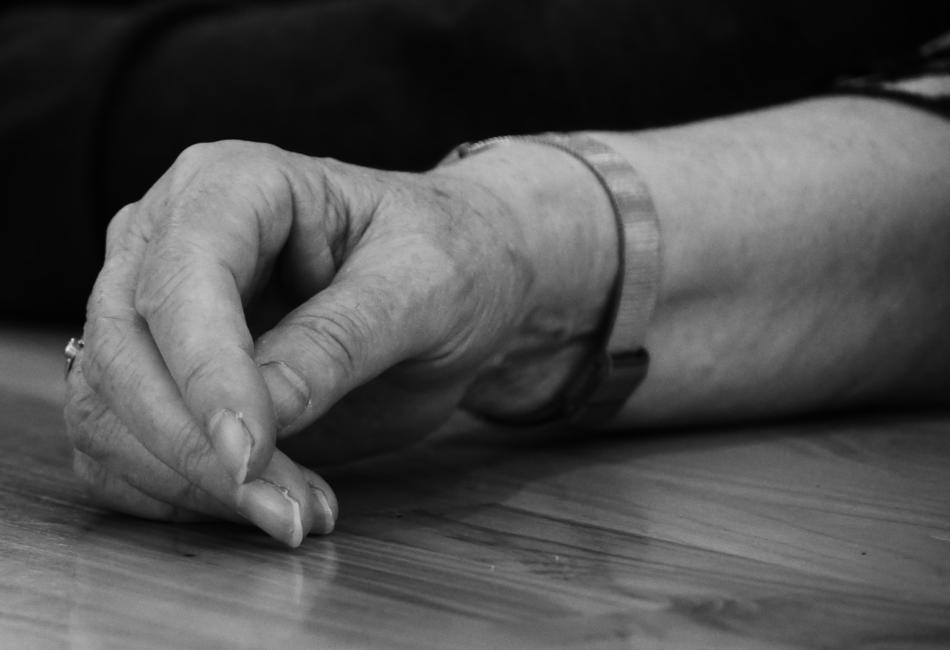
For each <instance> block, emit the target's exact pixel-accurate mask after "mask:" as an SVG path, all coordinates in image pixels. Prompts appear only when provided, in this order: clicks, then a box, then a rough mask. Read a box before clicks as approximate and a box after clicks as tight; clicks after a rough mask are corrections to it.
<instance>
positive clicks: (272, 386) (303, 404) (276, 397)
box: [261, 361, 310, 428]
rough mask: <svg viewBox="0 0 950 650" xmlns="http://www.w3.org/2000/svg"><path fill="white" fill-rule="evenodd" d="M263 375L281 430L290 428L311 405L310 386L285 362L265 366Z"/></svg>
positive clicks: (262, 368)
mask: <svg viewBox="0 0 950 650" xmlns="http://www.w3.org/2000/svg"><path fill="white" fill-rule="evenodd" d="M261 374H263V375H264V382H265V383H266V384H267V389H268V390H269V391H270V397H271V401H272V402H273V403H274V413H275V414H276V415H277V424H278V425H279V426H280V427H281V428H284V427H287V426H290V425H291V424H293V423H294V422H295V421H296V420H297V418H299V417H300V415H301V414H302V413H303V412H304V410H305V409H306V408H307V407H308V406H309V405H310V386H308V385H307V382H305V381H304V379H303V377H301V376H300V374H299V373H298V372H297V371H295V370H294V369H293V368H291V367H290V366H288V365H287V364H286V363H284V362H283V361H271V362H269V363H265V364H263V365H262V366H261Z"/></svg>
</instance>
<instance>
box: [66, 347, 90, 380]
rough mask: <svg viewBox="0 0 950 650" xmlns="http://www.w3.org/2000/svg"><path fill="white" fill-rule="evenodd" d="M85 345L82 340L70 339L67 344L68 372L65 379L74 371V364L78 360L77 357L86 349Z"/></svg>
mask: <svg viewBox="0 0 950 650" xmlns="http://www.w3.org/2000/svg"><path fill="white" fill-rule="evenodd" d="M85 345H86V344H85V343H84V342H83V340H82V339H75V338H73V339H69V341H68V342H67V343H66V350H65V351H64V352H65V354H66V372H65V373H64V374H63V377H64V378H66V377H69V371H70V370H72V369H73V362H74V361H75V360H76V357H77V356H79V351H80V350H82V349H83V347H85Z"/></svg>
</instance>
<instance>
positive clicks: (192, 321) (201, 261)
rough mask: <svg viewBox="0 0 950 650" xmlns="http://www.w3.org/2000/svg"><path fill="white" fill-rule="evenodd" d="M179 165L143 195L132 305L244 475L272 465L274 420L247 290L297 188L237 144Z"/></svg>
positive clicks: (265, 263) (284, 225) (225, 458)
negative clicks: (140, 255) (143, 240)
mask: <svg viewBox="0 0 950 650" xmlns="http://www.w3.org/2000/svg"><path fill="white" fill-rule="evenodd" d="M235 146H237V145H235ZM190 155H192V156H195V155H203V156H207V155H208V154H190ZM177 164H179V163H176V165H177ZM181 165H182V166H183V167H184V168H185V169H186V171H187V172H188V173H187V174H186V175H185V176H186V177H185V179H184V181H180V180H179V178H180V177H181V175H182V172H181V171H178V172H177V174H178V176H176V170H175V168H173V170H171V171H170V172H169V179H168V180H167V183H166V185H165V187H164V188H162V191H161V192H158V193H157V194H158V198H160V199H161V200H159V201H154V202H152V201H149V200H148V197H147V198H146V205H147V207H146V209H147V210H149V211H150V215H149V217H148V218H149V219H151V222H152V224H153V228H152V237H151V240H150V242H149V244H148V247H147V249H146V250H145V253H144V260H143V263H142V269H141V273H140V276H139V281H138V284H137V286H136V291H135V309H136V311H137V312H138V313H139V314H141V315H142V317H143V318H144V319H145V321H146V322H147V324H148V328H149V331H150V333H151V336H152V339H153V340H154V342H155V344H156V346H157V347H158V350H159V351H160V352H161V355H162V358H163V360H164V362H165V365H166V367H167V368H168V371H169V374H170V375H171V377H172V378H173V380H174V382H175V384H176V385H177V386H178V389H179V391H180V392H181V395H182V398H183V399H184V401H185V403H186V405H187V406H188V409H189V410H190V411H191V413H192V414H193V415H194V417H195V418H196V420H197V421H198V422H199V423H201V425H202V426H203V427H204V428H205V430H206V431H207V432H208V434H209V438H210V440H211V442H212V445H213V446H214V449H215V451H216V452H217V454H218V455H219V456H220V458H221V460H222V462H223V463H224V464H225V466H226V467H227V468H228V469H229V471H230V472H231V473H232V474H233V475H234V477H235V479H236V480H237V481H238V482H241V483H243V482H245V481H246V480H248V479H249V478H253V477H255V476H257V475H258V474H259V473H260V472H261V471H262V470H263V469H264V467H265V466H266V465H267V462H268V461H269V459H270V456H271V454H272V453H273V450H274V439H275V431H276V421H275V417H274V410H273V406H272V404H271V400H270V396H269V394H268V391H267V387H266V385H265V383H264V379H263V377H262V375H261V372H260V369H259V368H258V366H257V364H256V363H255V361H254V358H253V350H254V346H253V339H252V337H251V334H250V331H249V329H248V326H247V324H246V321H245V317H244V308H243V301H242V295H246V294H248V293H249V292H250V291H251V290H252V287H253V285H254V284H256V282H258V281H259V280H260V277H261V276H262V275H264V274H265V273H266V272H267V271H268V270H269V269H268V267H269V265H270V263H271V262H272V260H273V257H274V256H275V255H276V252H277V251H279V250H280V247H281V245H282V243H283V239H285V238H286V234H287V231H288V230H289V223H290V222H291V221H292V212H293V196H292V189H291V188H290V187H289V186H288V183H287V182H286V177H285V176H284V175H282V174H281V173H279V171H278V170H277V169H276V168H275V167H274V166H272V165H269V164H268V162H267V161H266V160H264V161H261V160H259V159H258V158H255V157H254V156H248V155H247V153H246V152H244V151H243V150H241V149H240V147H238V151H237V152H236V154H235V155H228V152H227V151H225V155H223V156H221V154H220V152H217V153H216V155H215V156H212V157H211V160H210V162H209V161H208V160H199V161H198V162H190V163H189V162H188V161H187V160H186V161H185V162H184V163H181ZM167 195H170V196H167Z"/></svg>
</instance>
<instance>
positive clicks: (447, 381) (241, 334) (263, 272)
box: [66, 142, 616, 546]
mask: <svg viewBox="0 0 950 650" xmlns="http://www.w3.org/2000/svg"><path fill="white" fill-rule="evenodd" d="M529 149H531V153H530V155H529V157H530V156H538V155H544V156H547V155H551V154H549V152H547V151H545V152H539V151H537V150H536V149H537V148H536V147H534V148H533V147H529ZM484 155H485V156H487V154H484ZM554 155H555V156H558V155H559V154H554ZM502 158H504V155H503V156H502ZM498 162H499V161H498V160H495V161H494V164H495V165H496V166H497V163H498ZM502 162H504V160H502ZM488 163H492V161H491V160H490V159H488V158H486V160H485V161H484V162H482V163H480V164H475V165H471V164H470V165H467V166H466V165H457V166H456V169H452V168H449V169H447V170H443V171H441V172H440V173H434V174H428V175H412V174H399V173H386V172H377V171H373V170H367V169H363V168H358V167H353V166H347V165H343V164H341V163H337V162H335V161H327V160H319V159H313V158H308V157H305V156H300V155H296V154H291V153H288V152H284V151H281V150H279V149H276V148H274V147H270V146H266V145H257V144H250V143H239V142H229V143H218V144H212V145H199V146H195V147H192V148H190V149H188V150H186V151H185V152H184V153H183V154H182V155H181V156H180V157H179V159H178V160H177V161H176V162H175V164H174V165H173V166H172V167H171V169H170V170H169V171H168V172H167V173H166V174H165V175H164V176H163V177H162V178H161V179H160V180H159V181H158V182H157V183H156V185H155V186H153V187H152V188H151V190H150V191H149V192H148V193H147V194H146V196H145V197H144V198H143V199H142V201H140V202H138V203H136V204H132V205H130V206H127V207H126V208H124V209H123V210H122V211H120V212H119V214H118V215H116V217H115V218H114V219H113V221H112V223H111V224H110V226H109V231H108V235H107V252H106V261H105V264H104V266H103V269H102V271H101V273H100V276H99V278H98V280H97V282H96V285H95V288H94V290H93V293H92V296H91V298H90V300H89V305H88V313H87V322H86V326H85V330H84V339H85V342H86V347H85V350H84V351H83V353H82V355H81V356H80V358H79V360H78V362H77V364H76V366H75V368H74V370H73V372H72V373H71V374H70V378H69V388H68V391H69V394H68V398H69V399H68V402H67V407H66V420H67V425H68V427H67V428H68V431H69V433H70V436H71V440H72V441H73V444H74V446H75V447H76V463H75V465H76V470H77V472H78V473H79V475H80V476H81V477H82V478H83V479H85V480H86V482H87V483H88V484H89V485H90V487H91V489H92V491H93V493H94V494H96V495H97V496H98V497H99V498H100V499H101V500H102V501H103V502H105V503H106V504H107V505H109V506H112V507H115V508H117V509H120V510H123V511H126V512H130V513H133V514H137V515H142V516H147V517H155V518H160V519H175V520H178V519H192V518H195V517H202V516H211V517H223V518H228V519H236V520H242V519H246V520H249V521H250V522H252V523H254V524H256V525H257V526H259V527H261V528H262V529H264V530H265V531H267V532H268V533H270V534H271V535H273V536H274V537H276V538H278V539H280V540H283V541H284V542H286V543H288V544H289V545H291V546H296V545H298V544H299V543H300V542H301V540H302V537H303V536H304V535H306V534H307V533H308V532H311V531H315V532H329V531H330V530H331V529H332V527H333V523H334V521H335V518H336V513H337V506H336V501H335V497H334V496H333V493H332V491H331V490H330V488H329V486H328V485H327V484H326V483H325V482H324V481H322V479H320V478H319V477H318V476H317V475H316V474H314V473H313V472H312V471H310V470H308V469H306V468H304V467H302V466H301V465H298V464H296V463H295V462H293V461H292V460H291V459H290V457H288V456H287V455H285V454H284V453H283V452H282V451H279V450H275V442H276V439H277V438H281V439H286V440H287V441H288V443H289V442H290V441H293V444H292V445H290V444H288V445H286V446H287V448H288V449H291V447H292V449H293V455H294V458H295V460H298V461H307V462H328V461H333V460H339V459H343V458H347V457H352V456H354V455H359V454H365V453H371V452H376V451H380V450H384V449H389V448H394V447H398V446H401V445H405V444H407V443H408V442H410V441H412V440H415V439H418V438H419V437H420V436H422V435H424V434H425V433H427V432H429V431H431V430H433V429H434V428H436V427H437V426H438V425H439V424H441V423H442V422H443V421H444V420H445V419H446V418H447V417H448V416H449V415H450V413H451V412H452V411H453V409H455V408H456V407H457V406H458V405H459V403H460V402H461V401H462V400H463V398H466V400H467V401H468V402H470V403H472V404H475V405H477V406H478V408H480V409H481V410H485V411H491V412H496V413H504V412H511V411H513V410H514V411H517V410H519V409H524V408H528V407H532V406H533V405H536V404H537V403H539V402H540V401H543V400H544V399H548V398H549V397H550V393H551V391H552V388H556V387H557V386H558V385H560V383H561V382H562V381H563V379H564V377H565V376H566V375H567V373H569V372H570V370H571V369H572V367H573V364H574V363H575V362H576V359H577V358H578V357H579V356H580V355H581V354H582V353H583V351H584V346H585V344H586V343H585V337H586V336H587V335H589V334H590V333H591V332H592V331H593V329H594V328H595V326H596V322H597V320H598V319H599V313H600V310H601V309H602V308H603V303H604V302H605V300H606V294H607V286H609V280H610V278H611V277H612V273H613V269H612V268H610V267H609V265H610V262H611V260H610V258H609V256H607V257H605V256H604V255H603V254H601V255H599V256H598V255H597V253H596V249H595V247H596V245H597V244H598V243H599V242H600V241H601V240H602V239H603V238H604V237H606V238H608V239H609V238H610V237H611V234H610V230H611V228H612V224H611V223H610V221H609V219H604V220H603V222H604V225H603V228H601V229H598V227H597V226H594V227H591V228H588V230H589V233H587V234H584V233H582V234H581V235H578V233H577V232H574V231H576V230H577V228H576V224H574V231H571V230H566V229H565V228H564V227H563V224H561V222H559V221H558V220H557V219H556V218H554V216H553V215H554V211H552V210H549V211H548V212H549V214H548V215H547V216H548V217H549V220H548V223H547V224H544V225H547V228H538V223H537V217H538V214H537V211H536V209H535V208H534V207H533V206H532V208H531V209H530V210H520V209H518V206H519V205H522V204H525V200H524V199H525V197H520V198H519V197H515V198H512V196H509V195H506V194H505V191H503V190H505V189H506V188H507V189H510V188H511V187H512V186H513V181H512V180H510V179H509V180H507V181H506V182H501V183H495V185H494V186H492V185H490V183H489V182H488V181H489V180H492V181H494V180H497V179H498V173H499V172H498V170H494V169H493V168H492V166H491V165H489V164H488ZM572 164H573V163H572V162H570V161H569V160H568V159H567V157H566V156H564V157H563V158H558V159H557V160H556V161H555V163H554V164H553V166H549V168H548V170H546V171H550V170H553V171H556V170H557V169H558V165H561V166H563V167H564V169H565V173H570V174H576V173H578V170H577V169H574V168H572V167H571V165H572ZM542 169H544V168H542ZM480 170H481V171H480ZM484 170H490V171H489V172H486V173H483V172H484ZM501 173H502V175H504V173H505V172H504V165H501ZM581 173H583V172H581ZM486 174H487V175H486ZM554 175H555V176H557V174H554ZM492 187H493V188H494V189H495V190H497V191H492V189H491V188H492ZM499 188H500V189H499ZM502 197H504V198H502ZM519 200H520V201H521V203H519ZM532 211H533V212H535V213H536V214H534V215H533V216H531V217H528V218H526V217H525V214H527V213H529V212H532ZM540 216H545V215H544V214H542V215H540ZM571 218H574V217H571ZM585 218H586V217H585ZM532 219H533V221H532ZM604 228H605V229H606V231H607V232H606V234H605V233H604V230H603V229H604ZM565 232H566V233H567V234H568V235H570V237H568V238H566V239H565V238H564V234H565ZM559 238H560V239H559ZM552 242H553V243H552ZM585 246H587V247H588V248H590V249H592V250H590V251H589V255H584V254H579V253H583V252H584V249H585ZM608 250H613V248H608ZM565 257H567V259H563V258H565ZM593 258H597V259H606V260H607V261H606V263H600V264H593V263H591V259H593ZM613 263H614V264H615V263H616V262H615V261H614V262H613ZM581 268H583V269H584V271H585V272H583V273H579V272H578V270H579V269H581ZM594 286H596V287H597V290H596V291H591V288H592V287H594ZM597 292H600V293H601V294H602V295H598V293H597ZM278 318H279V320H278ZM275 321H277V322H275ZM258 327H260V328H262V329H265V328H266V327H270V329H267V330H266V331H264V333H263V334H261V335H260V336H259V337H257V338H256V339H255V335H256V334H258V332H257V331H255V330H257V328H258ZM515 357H517V358H518V363H517V365H515V366H512V364H511V359H512V358H515ZM476 379H478V380H479V381H478V382H476V381H475V380H476ZM282 446H284V445H282Z"/></svg>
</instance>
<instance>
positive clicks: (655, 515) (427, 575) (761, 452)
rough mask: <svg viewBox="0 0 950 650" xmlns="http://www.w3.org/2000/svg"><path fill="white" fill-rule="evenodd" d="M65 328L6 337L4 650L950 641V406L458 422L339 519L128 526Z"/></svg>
mask: <svg viewBox="0 0 950 650" xmlns="http://www.w3.org/2000/svg"><path fill="white" fill-rule="evenodd" d="M64 341H65V336H62V335H60V334H59V333H53V334H40V335H33V334H26V333H24V332H23V331H22V330H14V329H11V328H9V327H8V328H6V329H3V330H0V647H2V648H22V647H26V648H32V647H36V648H47V647H48V648H61V647H70V648H112V647H115V648H137V647H181V648H204V647H208V648H236V647H237V648H243V647H264V648H298V647H299V648H447V647H449V648H456V647H458V648H569V647H583V648H730V649H732V648H915V649H920V648H950V417H948V416H947V415H933V414H931V415H925V414H917V415H902V416H892V417H889V418H883V417H870V416H868V417H864V418H851V419H837V420H831V419H829V420H823V421H809V422H797V423H787V424H776V425H769V426H754V427H744V428H741V429H739V428H737V429H718V430H707V431H691V432H677V433H670V432H667V433H660V432H654V433H649V432H642V433H640V434H638V435H636V436H628V437H626V438H621V437H613V438H603V437H602V438H594V437H593V436H588V439H586V440H583V441H579V440H565V439H559V440H558V439H555V440H551V441H549V442H547V443H546V444H541V443H539V442H538V441H537V440H534V439H529V438H527V437H526V436H525V435H524V434H522V433H520V432H501V431H498V430H487V429H484V428H482V427H481V426H480V425H478V424H477V423H473V422H471V421H467V420H464V419H459V421H457V422H455V423H454V424H453V426H452V427H451V429H450V430H448V431H446V432H443V434H442V435H440V436H438V437H437V438H436V439H435V440H434V441H432V442H431V443H430V444H428V445H426V446H423V447H421V448H418V449H414V450H411V451H407V452H404V453H400V454H395V455H391V456H388V457H385V458H381V459H377V460H375V461H373V462H364V463H361V464H356V465H353V466H350V467H348V468H342V469H339V470H336V471H334V472H333V473H332V474H330V477H331V479H332V482H333V484H334V486H335V487H336V489H337V490H338V494H339V497H340V500H341V503H342V508H343V514H342V518H341V520H340V523H339V529H338V531H337V532H336V533H334V534H333V535H331V536H329V537H326V538H316V537H313V538H309V539H308V540H306V541H305V543H304V545H303V547H302V548H300V549H298V550H296V551H288V550H284V549H281V548H279V547H277V546H276V545H275V544H272V543H271V542H270V541H268V539H267V538H266V537H265V536H264V535H263V534H260V533H256V532H254V531H252V530H249V529H245V528H242V527H239V526H234V525H223V524H222V525H218V524H206V525H195V526H173V525H166V524H161V523H154V522H147V521H141V520H137V519H132V518H128V517H122V516H117V515H112V514H109V513H107V512H104V511H101V510H99V509H98V508H96V507H95V506H94V505H93V504H91V503H90V502H89V501H88V500H87V499H86V497H85V496H84V495H83V492H82V489H81V487H80V486H79V485H78V483H77V482H76V481H75V480H74V479H73V477H72V475H71V472H70V470H69V448H68V445H67V443H66V441H65V438H64V435H63V425H62V422H61V415H60V407H59V402H60V400H61V397H60V391H61V386H60V382H61V373H62V367H61V363H62V362H61V355H62V344H63V342H64Z"/></svg>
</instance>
